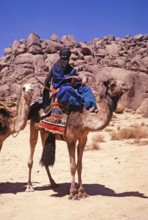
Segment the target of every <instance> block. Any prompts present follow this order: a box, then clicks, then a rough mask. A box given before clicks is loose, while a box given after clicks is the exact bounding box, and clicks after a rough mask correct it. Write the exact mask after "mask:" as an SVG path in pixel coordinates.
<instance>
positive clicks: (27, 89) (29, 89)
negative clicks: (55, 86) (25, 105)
mask: <svg viewBox="0 0 148 220" xmlns="http://www.w3.org/2000/svg"><path fill="white" fill-rule="evenodd" d="M33 90H34V86H33V85H32V84H30V83H26V84H24V85H23V90H22V92H23V95H25V96H27V97H32V95H33Z"/></svg>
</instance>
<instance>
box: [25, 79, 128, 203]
mask: <svg viewBox="0 0 148 220" xmlns="http://www.w3.org/2000/svg"><path fill="white" fill-rule="evenodd" d="M127 91H128V86H127V85H126V84H125V83H124V82H122V81H120V80H117V79H114V78H110V79H108V80H106V81H104V82H103V90H102V93H101V96H100V103H99V110H98V113H90V112H89V111H87V110H86V109H84V108H83V109H82V110H75V109H73V110H72V111H71V112H70V114H69V117H68V122H67V127H66V131H65V134H64V135H63V137H62V139H64V140H65V141H66V142H67V147H68V152H69V159H70V171H71V178H72V179H71V186H70V195H69V199H80V198H82V197H83V198H85V197H87V196H88V195H87V193H86V192H85V189H84V187H83V185H82V177H81V174H82V156H83V152H84V148H85V145H86V142H87V135H88V133H89V132H93V131H100V130H102V129H104V128H105V127H106V126H108V124H109V122H110V121H111V118H112V115H113V112H114V111H115V109H116V107H117V103H118V101H119V99H120V98H121V96H122V95H123V94H124V93H125V92H127ZM35 116H36V117H35ZM34 117H35V118H34ZM30 119H31V122H30V156H29V161H28V168H29V178H28V187H27V189H26V191H33V190H34V189H33V187H32V182H31V170H32V167H33V154H34V151H35V145H36V143H37V138H38V131H39V129H38V128H39V127H38V123H39V122H40V117H39V111H38V110H37V111H36V113H35V110H34V114H33V116H32V117H30ZM48 135H49V136H48ZM53 136H54V135H53V134H51V133H50V132H46V131H45V132H44V131H41V139H42V144H43V149H45V148H46V147H47V146H48V144H47V142H48V141H49V142H50V143H49V146H50V147H51V143H53V145H54V144H55V143H54V140H53ZM55 136H56V139H58V140H59V135H58V134H56V135H55ZM50 139H52V140H50ZM47 140H48V141H47ZM76 149H77V161H76V155H75V154H76ZM43 152H44V150H43ZM47 152H48V151H47ZM49 165H53V164H52V163H49ZM44 166H45V169H46V171H47V174H48V177H49V180H50V183H51V185H52V186H56V183H55V181H54V180H53V178H52V176H51V174H50V170H49V168H48V165H47V164H45V165H44ZM76 171H77V174H78V189H76V183H75V174H76Z"/></svg>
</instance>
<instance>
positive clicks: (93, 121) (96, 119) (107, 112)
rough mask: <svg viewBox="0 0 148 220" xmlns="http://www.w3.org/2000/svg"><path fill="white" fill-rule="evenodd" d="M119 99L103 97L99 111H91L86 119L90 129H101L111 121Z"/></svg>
mask: <svg viewBox="0 0 148 220" xmlns="http://www.w3.org/2000/svg"><path fill="white" fill-rule="evenodd" d="M117 102H118V100H117V99H111V98H110V97H106V98H103V99H102V101H101V103H100V108H99V112H98V113H91V114H89V116H88V117H86V119H85V125H86V127H87V128H88V129H89V130H90V131H99V130H102V129H103V128H105V127H106V126H107V125H108V124H109V123H110V121H111V118H112V114H113V111H114V110H115V109H116V106H117Z"/></svg>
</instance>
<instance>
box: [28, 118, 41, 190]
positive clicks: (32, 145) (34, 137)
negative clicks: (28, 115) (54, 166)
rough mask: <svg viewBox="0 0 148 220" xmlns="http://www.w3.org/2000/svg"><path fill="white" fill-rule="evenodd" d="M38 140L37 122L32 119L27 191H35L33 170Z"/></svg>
mask: <svg viewBox="0 0 148 220" xmlns="http://www.w3.org/2000/svg"><path fill="white" fill-rule="evenodd" d="M37 140H38V130H37V129H36V127H35V123H34V122H33V121H30V155H29V160H28V168H29V177H28V184H27V188H26V192H33V191H34V189H33V187H32V181H31V171H32V167H33V155H34V151H35V146H36V144H37Z"/></svg>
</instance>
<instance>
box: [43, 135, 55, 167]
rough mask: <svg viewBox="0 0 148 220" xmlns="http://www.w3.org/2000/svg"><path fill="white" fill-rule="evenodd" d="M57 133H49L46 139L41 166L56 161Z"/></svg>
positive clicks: (52, 163) (50, 164)
mask: <svg viewBox="0 0 148 220" xmlns="http://www.w3.org/2000/svg"><path fill="white" fill-rule="evenodd" d="M55 148H56V145H55V134H49V136H48V138H47V139H46V143H45V147H44V149H43V153H42V157H41V160H40V164H41V166H53V165H54V162H55Z"/></svg>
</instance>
